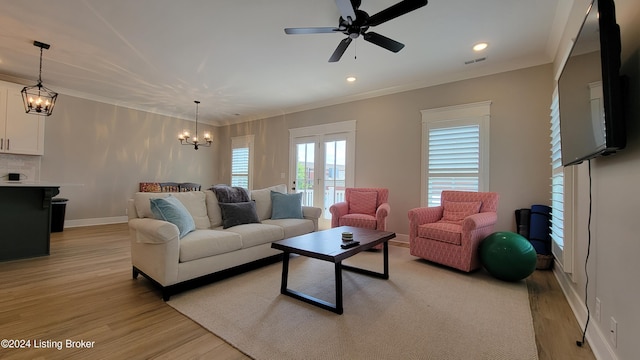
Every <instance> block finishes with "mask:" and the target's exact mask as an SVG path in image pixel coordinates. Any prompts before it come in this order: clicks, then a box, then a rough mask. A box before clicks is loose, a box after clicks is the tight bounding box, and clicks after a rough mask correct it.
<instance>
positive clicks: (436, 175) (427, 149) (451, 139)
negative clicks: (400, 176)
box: [421, 101, 491, 206]
mask: <svg viewBox="0 0 640 360" xmlns="http://www.w3.org/2000/svg"><path fill="white" fill-rule="evenodd" d="M490 105H491V102H488V101H487V102H482V103H474V104H466V105H458V106H449V107H444V108H437V109H430V110H423V111H422V177H423V178H422V197H421V198H422V206H439V205H440V193H441V192H442V190H466V191H488V190H489V110H490Z"/></svg>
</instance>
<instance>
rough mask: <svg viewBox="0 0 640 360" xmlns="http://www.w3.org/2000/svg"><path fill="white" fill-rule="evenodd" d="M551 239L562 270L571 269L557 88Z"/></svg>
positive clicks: (553, 117) (553, 113)
mask: <svg viewBox="0 0 640 360" xmlns="http://www.w3.org/2000/svg"><path fill="white" fill-rule="evenodd" d="M550 117H551V120H550V122H551V240H552V242H553V243H552V246H551V249H552V252H553V254H554V256H555V258H556V259H557V261H558V262H559V263H560V264H561V265H562V266H563V268H564V271H565V272H568V273H570V272H571V271H572V269H571V267H572V262H571V244H570V242H571V241H570V240H571V235H570V234H569V236H565V234H567V232H569V233H570V231H568V230H567V229H565V227H566V225H567V223H568V222H570V219H567V218H566V217H567V215H568V214H567V213H566V212H565V198H566V195H565V191H566V190H565V181H566V180H567V179H566V178H565V169H564V167H563V166H562V143H561V138H560V108H559V101H558V89H557V88H556V90H555V91H554V93H553V97H552V99H551V114H550Z"/></svg>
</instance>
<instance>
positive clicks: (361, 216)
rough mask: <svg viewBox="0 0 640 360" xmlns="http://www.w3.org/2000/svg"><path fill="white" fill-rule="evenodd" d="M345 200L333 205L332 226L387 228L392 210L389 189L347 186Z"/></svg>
mask: <svg viewBox="0 0 640 360" xmlns="http://www.w3.org/2000/svg"><path fill="white" fill-rule="evenodd" d="M344 198H345V201H344V202H339V203H335V204H333V205H331V207H329V211H330V212H331V227H332V228H334V227H338V226H355V227H360V228H367V229H374V230H383V231H384V230H386V229H387V216H388V215H389V213H390V212H391V208H390V207H389V203H388V202H387V201H388V198H389V190H388V189H383V188H346V189H345V194H344Z"/></svg>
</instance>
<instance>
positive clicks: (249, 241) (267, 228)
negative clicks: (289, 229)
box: [225, 224, 284, 249]
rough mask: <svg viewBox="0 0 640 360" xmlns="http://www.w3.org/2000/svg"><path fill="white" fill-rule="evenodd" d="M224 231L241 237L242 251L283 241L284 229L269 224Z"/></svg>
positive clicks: (249, 225) (245, 225)
mask: <svg viewBox="0 0 640 360" xmlns="http://www.w3.org/2000/svg"><path fill="white" fill-rule="evenodd" d="M225 231H228V232H234V233H236V234H239V235H240V236H242V248H244V249H246V248H249V247H252V246H256V245H261V244H266V243H270V242H274V241H278V240H282V239H284V229H283V228H282V227H280V226H276V225H270V224H243V225H238V226H234V227H231V228H228V229H227V230H225Z"/></svg>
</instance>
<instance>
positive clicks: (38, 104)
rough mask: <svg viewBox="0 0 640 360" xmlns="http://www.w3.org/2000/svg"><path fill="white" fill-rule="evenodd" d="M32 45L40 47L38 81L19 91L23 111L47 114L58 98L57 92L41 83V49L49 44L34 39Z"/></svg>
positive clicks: (46, 47) (49, 113)
mask: <svg viewBox="0 0 640 360" xmlns="http://www.w3.org/2000/svg"><path fill="white" fill-rule="evenodd" d="M33 46H37V47H39V48H40V72H39V73H38V83H37V84H36V85H34V86H25V87H24V88H23V89H22V91H21V93H22V101H23V102H24V111H26V112H27V113H28V114H29V113H30V114H35V115H44V116H49V115H51V113H52V112H53V107H54V106H55V105H56V99H57V98H58V93H57V92H54V91H51V90H49V89H47V88H46V87H44V86H43V85H42V50H43V49H49V47H50V45H49V44H45V43H41V42H39V41H34V42H33Z"/></svg>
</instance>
